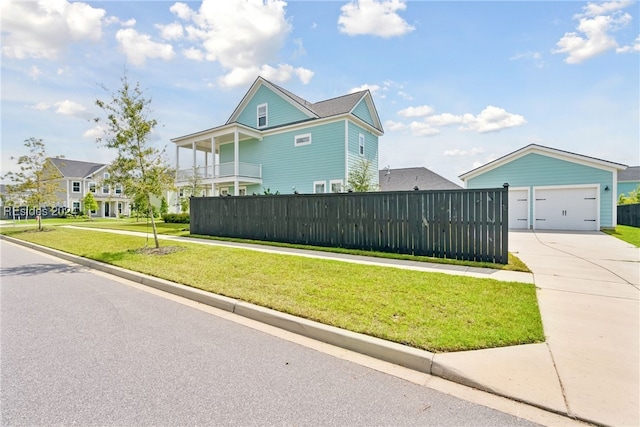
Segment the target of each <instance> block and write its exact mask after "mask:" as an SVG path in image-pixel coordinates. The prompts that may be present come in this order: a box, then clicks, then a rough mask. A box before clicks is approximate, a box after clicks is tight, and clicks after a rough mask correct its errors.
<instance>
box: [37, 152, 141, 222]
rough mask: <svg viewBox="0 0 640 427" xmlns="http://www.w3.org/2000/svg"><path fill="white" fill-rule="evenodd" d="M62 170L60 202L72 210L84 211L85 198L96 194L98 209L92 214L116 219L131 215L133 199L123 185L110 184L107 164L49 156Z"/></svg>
mask: <svg viewBox="0 0 640 427" xmlns="http://www.w3.org/2000/svg"><path fill="white" fill-rule="evenodd" d="M47 161H50V162H51V163H52V164H53V165H54V166H55V168H56V169H57V170H58V171H60V176H61V177H60V178H56V181H60V186H61V188H62V189H63V190H62V191H60V192H59V193H58V194H57V197H58V204H59V205H60V206H64V207H66V208H68V209H69V211H71V212H72V213H83V212H84V206H83V204H84V203H83V199H84V197H85V196H86V195H87V193H89V192H91V193H93V197H94V198H95V199H96V202H97V203H98V209H96V210H95V211H93V212H92V215H93V216H95V217H98V218H116V217H119V216H121V215H126V216H128V215H130V214H131V199H129V198H128V197H126V196H125V195H124V193H123V189H122V187H121V186H119V185H116V186H113V187H112V186H109V185H107V184H105V183H104V180H105V179H107V178H109V172H108V171H107V169H108V166H109V165H106V164H103V163H91V162H83V161H78V160H69V159H61V158H53V157H50V158H48V159H47Z"/></svg>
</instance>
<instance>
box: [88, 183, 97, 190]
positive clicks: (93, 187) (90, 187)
mask: <svg viewBox="0 0 640 427" xmlns="http://www.w3.org/2000/svg"><path fill="white" fill-rule="evenodd" d="M89 191H90V192H92V193H95V192H96V183H95V182H90V183H89Z"/></svg>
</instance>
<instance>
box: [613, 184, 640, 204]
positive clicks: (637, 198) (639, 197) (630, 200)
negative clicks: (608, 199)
mask: <svg viewBox="0 0 640 427" xmlns="http://www.w3.org/2000/svg"><path fill="white" fill-rule="evenodd" d="M634 203H640V185H639V186H638V187H637V188H636V189H635V190H631V191H630V192H629V195H628V196H625V195H624V194H621V195H620V197H619V198H618V204H619V205H631V204H634Z"/></svg>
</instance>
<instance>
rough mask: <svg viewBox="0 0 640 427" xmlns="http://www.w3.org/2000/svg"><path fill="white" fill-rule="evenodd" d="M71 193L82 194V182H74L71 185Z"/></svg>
mask: <svg viewBox="0 0 640 427" xmlns="http://www.w3.org/2000/svg"><path fill="white" fill-rule="evenodd" d="M71 192H72V193H79V192H80V181H73V182H72V183H71Z"/></svg>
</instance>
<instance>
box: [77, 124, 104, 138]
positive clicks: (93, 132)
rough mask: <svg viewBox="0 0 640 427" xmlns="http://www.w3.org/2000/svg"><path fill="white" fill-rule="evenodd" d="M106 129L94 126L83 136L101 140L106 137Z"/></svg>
mask: <svg viewBox="0 0 640 427" xmlns="http://www.w3.org/2000/svg"><path fill="white" fill-rule="evenodd" d="M104 131H105V129H104V128H103V127H102V126H99V125H98V126H94V127H92V128H91V129H88V130H87V131H86V132H85V133H83V134H82V136H83V137H85V138H92V139H95V138H100V137H103V136H104Z"/></svg>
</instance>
